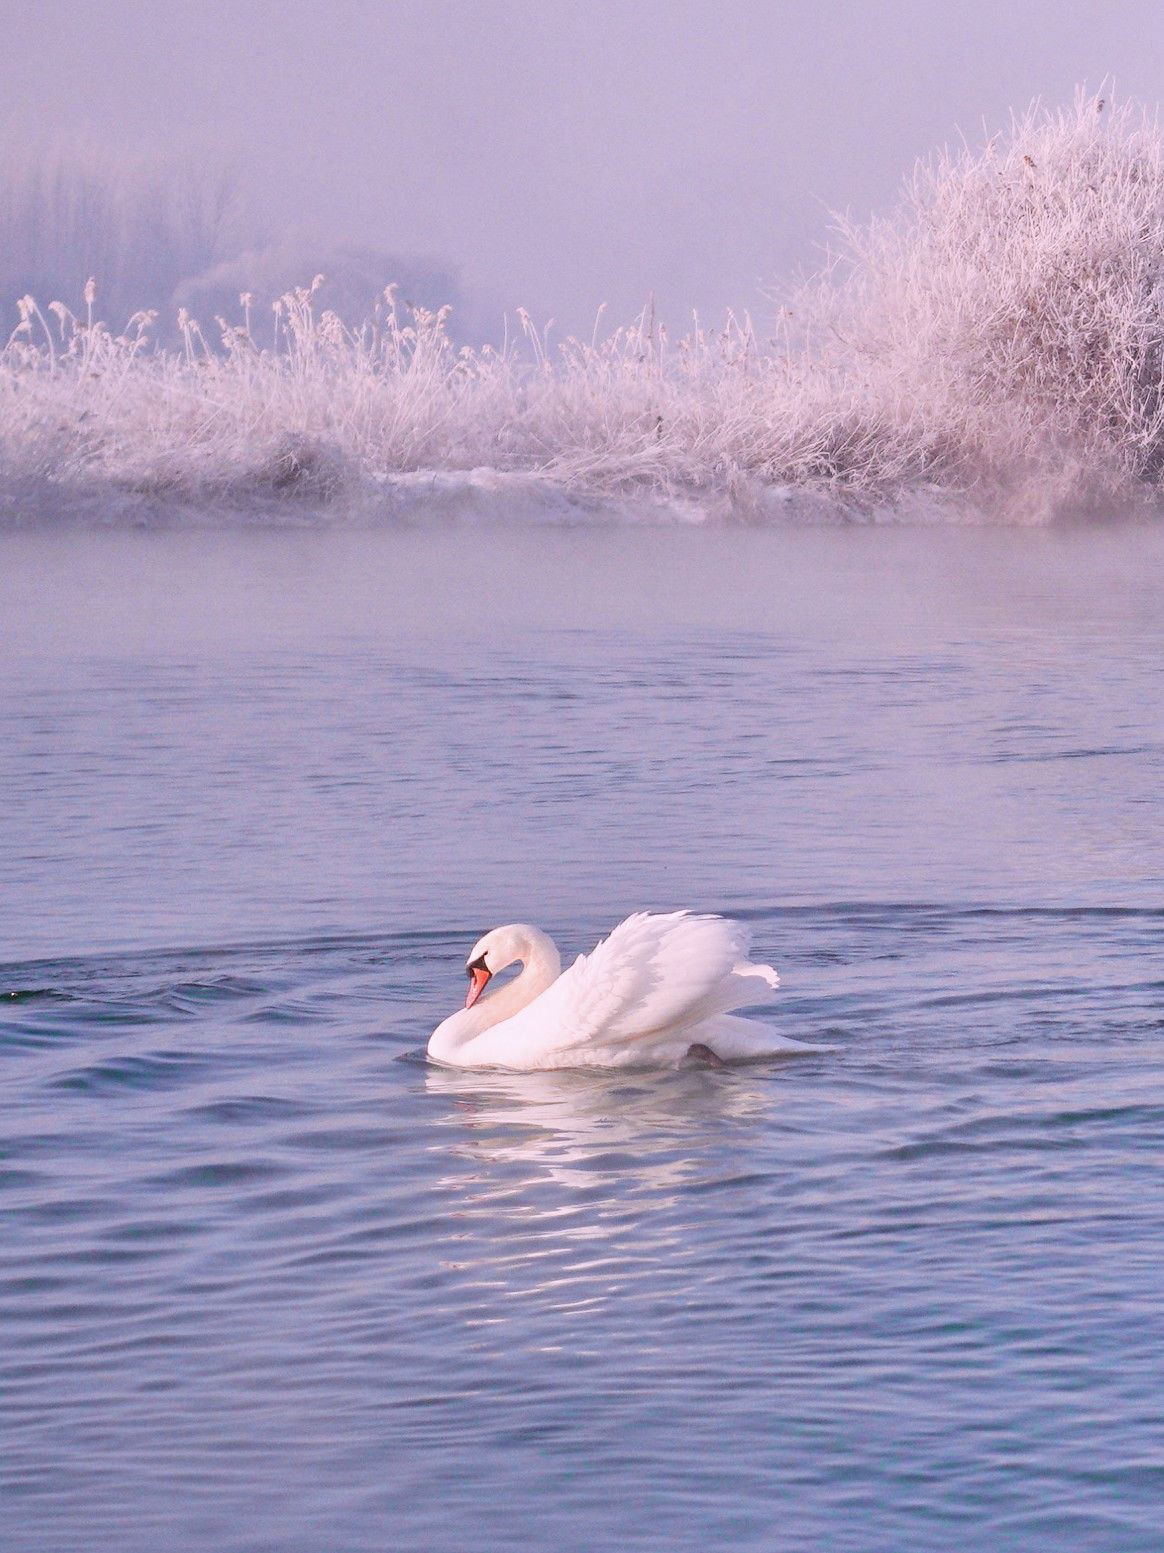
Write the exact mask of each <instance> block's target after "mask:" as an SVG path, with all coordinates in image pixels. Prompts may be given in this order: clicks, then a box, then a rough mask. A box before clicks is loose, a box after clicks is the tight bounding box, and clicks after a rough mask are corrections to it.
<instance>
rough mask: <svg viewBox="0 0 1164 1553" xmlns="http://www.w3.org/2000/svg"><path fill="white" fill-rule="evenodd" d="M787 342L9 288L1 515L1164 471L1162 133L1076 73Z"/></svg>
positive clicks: (672, 494)
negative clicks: (165, 326) (254, 320)
mask: <svg viewBox="0 0 1164 1553" xmlns="http://www.w3.org/2000/svg"><path fill="white" fill-rule="evenodd" d="M839 232H840V238H841V243H842V250H841V254H840V257H839V258H838V259H837V261H836V262H835V263H834V264H833V266H832V267H831V268H830V269H829V270H828V271H827V272H826V273H825V274H824V275H823V276H821V277H818V278H817V279H816V280H814V281H812V282H810V283H806V284H802V285H801V286H799V288H798V289H796V290H795V291H790V292H788V293H787V295H786V297H785V301H784V305H783V306H781V308H780V311H779V315H778V317H777V319H776V322H775V327H774V330H773V331H771V332H769V331H765V330H762V329H760V328H758V327H757V326H756V325H755V324H753V322H752V321H751V320H750V319H749V318H747V317H742V318H729V319H728V321H727V323H726V324H725V326H724V327H723V328H722V329H720V330H716V331H710V330H707V329H705V328H701V327H698V326H697V327H695V328H693V330H692V331H691V332H690V333H689V334H688V335H687V336H686V337H685V338H683V339H681V340H678V341H675V340H672V339H670V338H669V337H668V335H667V332H666V330H665V329H663V328H662V327H661V326H660V325H659V324H658V323H657V322H656V320H655V318H654V315H653V311H652V310H650V309H648V310H647V311H646V312H644V314H643V315H642V316H641V317H640V318H639V319H637V320H636V321H635V322H634V323H633V324H631V325H630V326H627V327H622V328H618V329H615V330H614V331H613V332H612V333H610V334H608V335H607V336H606V337H604V338H603V337H600V336H599V335H598V333H597V331H596V333H595V337H594V338H593V339H592V340H590V341H589V342H587V341H580V340H577V339H567V340H566V341H564V342H562V343H561V344H558V345H554V344H551V342H550V340H549V338H548V337H547V335H546V334H545V333H540V332H539V331H538V330H537V329H536V328H535V327H534V325H533V323H532V321H531V320H530V319H529V318H528V316H526V315H524V314H522V315H521V323H522V339H521V341H520V343H519V344H518V345H515V346H513V347H510V348H505V349H501V350H497V349H493V348H491V347H488V346H485V347H482V348H480V349H474V348H471V347H468V346H460V347H458V346H457V344H456V343H455V341H454V339H453V338H452V336H451V334H450V332H449V327H448V309H441V310H439V311H426V310H424V309H419V308H418V309H412V310H409V309H405V308H403V307H401V306H398V304H397V302H396V293H395V289H394V288H391V287H390V288H389V289H388V291H387V292H386V293H385V295H384V300H383V302H382V304H381V305H380V307H379V309H378V311H377V313H376V314H375V316H374V317H372V318H371V319H370V320H368V321H367V322H365V323H364V324H363V325H361V326H359V327H351V326H349V325H348V324H346V323H345V322H344V321H343V320H341V318H340V317H339V316H338V314H337V313H336V312H334V311H331V310H328V309H320V308H319V306H318V299H317V291H318V286H319V284H320V282H321V280H322V277H317V280H316V282H315V284H313V285H311V286H307V287H302V288H299V289H295V290H293V291H290V292H288V293H287V294H285V295H284V296H283V297H282V298H281V299H280V300H279V301H278V302H277V303H276V304H275V314H276V326H277V327H276V337H275V343H274V345H273V347H267V346H265V345H264V346H260V344H259V343H258V340H257V337H256V334H255V332H253V331H252V329H251V328H250V327H249V311H250V301H249V298H247V297H243V298H242V299H241V300H242V303H243V308H244V315H243V316H244V321H243V322H242V323H239V324H234V323H230V322H228V321H227V320H225V319H223V318H218V319H217V320H216V321H215V323H214V325H213V326H211V325H206V326H203V325H202V324H200V323H199V322H197V321H196V320H194V319H193V318H192V317H190V316H189V315H188V314H186V313H185V312H183V313H181V314H180V315H179V318H178V330H179V333H178V340H179V343H178V344H177V345H176V346H175V347H172V348H171V347H166V348H163V347H162V346H160V345H159V344H158V343H157V340H156V335H155V324H156V317H155V315H154V314H153V313H149V312H142V313H138V314H135V315H134V317H133V318H131V319H130V321H129V324H128V325H127V327H126V328H125V329H124V331H123V332H121V333H115V332H114V331H113V330H112V329H110V328H109V327H107V326H106V324H104V323H103V322H101V321H100V319H99V317H98V316H97V313H96V312H95V308H96V306H97V291H96V287H95V285H94V283H92V282H91V283H90V285H89V287H88V288H86V297H85V305H84V309H83V315H84V316H78V315H76V314H74V313H73V312H72V311H71V310H70V309H69V308H68V307H66V306H65V305H64V304H63V303H61V302H59V301H53V302H51V303H50V304H49V305H48V306H47V308H45V309H43V310H42V308H41V307H40V305H39V304H38V303H37V302H36V301H35V300H34V298H33V297H32V296H25V297H24V298H22V299H21V301H20V316H21V321H20V323H19V325H18V326H17V328H16V330H15V332H14V333H13V335H12V337H11V339H10V340H9V342H8V344H7V346H6V347H5V348H4V349H3V351H2V352H0V523H4V524H6V525H7V526H17V525H21V524H26V523H43V522H46V521H48V522H52V521H59V520H62V519H66V520H69V521H74V522H76V521H80V522H93V523H115V524H125V523H135V524H145V525H154V524H174V523H176V524H182V525H185V524H188V523H196V522H207V521H230V522H235V521H239V520H244V521H259V522H282V523H298V522H313V523H314V522H318V521H320V519H321V517H323V518H326V519H328V520H331V521H343V520H355V521H376V520H385V521H432V520H433V519H437V520H440V519H448V518H452V519H468V520H475V519H481V520H490V519H495V518H500V517H507V518H510V519H512V518H514V517H517V518H523V517H524V518H528V519H533V520H541V519H549V520H551V521H553V520H557V521H590V520H595V519H603V518H606V519H609V518H611V517H615V516H617V517H619V518H625V517H627V516H630V517H632V518H636V517H637V518H643V519H652V520H659V519H668V520H681V521H704V520H707V519H709V518H710V519H717V518H718V519H724V518H728V519H739V518H745V519H751V520H755V521H821V520H837V519H853V518H861V519H876V518H885V517H902V516H904V517H909V518H914V519H916V518H919V517H922V516H926V517H929V518H930V519H937V520H953V519H962V520H972V519H974V518H978V517H988V518H991V519H993V520H995V521H997V520H1000V519H1002V520H1011V521H1040V520H1046V519H1048V518H1054V517H1058V516H1063V515H1095V514H1098V513H1102V512H1105V511H1109V510H1111V509H1113V508H1119V509H1127V508H1128V507H1143V506H1148V507H1151V506H1152V505H1154V504H1155V503H1156V501H1157V498H1158V496H1159V491H1160V485H1161V481H1162V480H1164V391H1162V390H1164V143H1162V141H1161V136H1160V132H1159V128H1158V125H1157V122H1156V120H1155V119H1154V118H1153V117H1151V116H1150V115H1149V114H1148V113H1147V112H1145V111H1144V110H1143V109H1141V108H1138V107H1136V106H1135V105H1132V104H1120V105H1118V106H1116V107H1112V106H1111V105H1107V104H1105V103H1104V102H1103V101H1102V100H1101V99H1097V98H1094V97H1091V96H1087V95H1086V94H1083V93H1080V94H1079V95H1078V96H1077V98H1076V101H1075V104H1074V106H1073V107H1072V108H1071V109H1067V110H1064V111H1060V112H1050V111H1047V110H1044V109H1043V108H1041V107H1039V106H1037V105H1036V106H1035V107H1033V108H1032V109H1030V110H1029V111H1028V112H1027V113H1026V114H1025V115H1023V116H1020V117H1016V118H1014V119H1013V120H1012V122H1011V124H1010V126H1009V128H1008V129H1007V130H1006V131H1005V132H1004V133H1002V134H1000V135H996V136H995V137H994V138H993V139H991V140H990V141H989V143H988V144H987V145H986V146H985V147H983V148H982V149H979V150H974V149H971V148H968V147H964V148H962V149H960V150H958V151H955V152H944V153H942V154H941V155H939V156H937V157H936V158H934V159H932V160H930V161H928V162H926V163H923V164H920V165H919V167H918V168H917V169H916V170H915V171H914V173H913V175H912V176H911V178H910V179H909V181H908V183H907V185H906V188H905V191H904V197H903V199H902V202H901V204H900V205H899V207H898V209H897V210H896V211H895V212H894V213H893V214H892V215H891V216H888V217H885V218H880V219H877V220H874V221H873V222H871V223H869V224H868V225H866V226H864V227H858V226H855V225H852V224H842V225H841V227H840V228H839Z"/></svg>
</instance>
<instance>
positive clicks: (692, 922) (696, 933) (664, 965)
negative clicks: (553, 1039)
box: [559, 911, 750, 1042]
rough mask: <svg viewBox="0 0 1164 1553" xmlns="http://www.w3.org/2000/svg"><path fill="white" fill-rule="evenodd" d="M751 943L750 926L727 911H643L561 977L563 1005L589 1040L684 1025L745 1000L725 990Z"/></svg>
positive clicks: (582, 1036)
mask: <svg viewBox="0 0 1164 1553" xmlns="http://www.w3.org/2000/svg"><path fill="white" fill-rule="evenodd" d="M747 949H748V933H747V930H746V929H745V928H743V927H741V926H740V925H739V923H736V922H728V921H726V920H725V919H724V918H723V917H701V916H694V915H692V914H691V913H690V912H685V911H677V912H671V913H668V914H666V915H656V914H652V913H648V912H638V913H636V914H635V915H634V916H632V917H628V918H627V919H626V921H625V922H620V923H619V925H618V927H616V928H615V929H614V931H613V932H612V933H611V934H610V935H609V937H607V938H605V939H603V940H602V942H601V943H600V944H599V945H598V946H597V948H595V949H594V950H593V951H592V953H590V954H589V955H579V956H578V959H577V960H576V961H575V962H574V964H573V965H572V966H570V968H569V970H567V971H566V972H565V973H564V974H563V975H562V976H561V977H560V978H559V987H560V992H561V995H562V998H563V1005H564V1006H563V1010H562V1011H563V1013H567V1018H568V1021H569V1025H570V1027H571V1030H572V1031H573V1032H574V1033H575V1034H576V1035H577V1037H578V1038H579V1039H580V1040H584V1041H597V1042H606V1041H618V1040H632V1039H634V1038H635V1037H636V1036H648V1035H653V1034H655V1033H657V1032H660V1031H665V1030H668V1029H671V1028H682V1027H683V1026H684V1025H687V1024H691V1023H694V1022H696V1021H698V1020H699V1019H701V1018H704V1017H706V1015H707V1014H708V1013H710V1012H715V1011H718V1010H719V1009H722V1008H724V1007H732V1006H735V1004H736V1003H737V1002H740V1001H744V999H743V998H738V997H733V996H732V995H731V993H729V992H727V991H726V990H725V989H726V987H727V986H729V985H730V983H729V981H728V978H730V977H732V976H733V972H734V971H736V969H737V967H738V968H739V969H741V970H742V969H743V965H742V964H741V962H742V961H744V959H745V956H746V954H747ZM749 969H750V967H749ZM725 999H727V1001H725ZM567 1011H568V1012H567Z"/></svg>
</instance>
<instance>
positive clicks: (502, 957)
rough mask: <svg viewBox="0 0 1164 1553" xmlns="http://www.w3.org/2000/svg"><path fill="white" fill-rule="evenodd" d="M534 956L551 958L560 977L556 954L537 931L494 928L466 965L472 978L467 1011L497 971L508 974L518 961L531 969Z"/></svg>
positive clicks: (514, 925) (519, 926) (511, 926)
mask: <svg viewBox="0 0 1164 1553" xmlns="http://www.w3.org/2000/svg"><path fill="white" fill-rule="evenodd" d="M547 949H548V954H547ZM535 955H540V957H541V958H542V959H548V958H549V956H550V955H552V956H553V961H554V966H553V974H554V975H555V976H556V975H557V972H558V966H557V958H558V956H557V950H556V949H555V948H554V946H553V944H552V943H551V942H550V940H549V939H548V938H547V937H546V935H545V934H544V933H543V932H541V930H540V929H538V928H536V927H528V926H527V925H526V924H525V923H524V922H511V923H510V924H509V926H508V927H495V928H494V929H493V930H492V932H489V933H486V934H485V937H484V938H479V939H478V940H477V942H476V943H475V944H474V945H473V947H472V949H470V950H469V958H468V960H467V961H466V962H465V969H466V971H467V972H468V975H469V993H468V996H467V997H466V999H465V1007H466V1008H472V1007H473V1004H474V1003H476V1001H477V999H478V998H479V997H480V996H481V994H482V993H483V992H484V991H485V988H486V987H487V986H488V985H489V982H490V980H491V978H492V977H494V976H496V975H497V973H498V971H503V970H505V968H506V966H508V965H514V964H516V962H517V961H518V960H520V961H522V963H523V964H525V965H528V964H529V963H530V960H531V958H532V957H533V956H535Z"/></svg>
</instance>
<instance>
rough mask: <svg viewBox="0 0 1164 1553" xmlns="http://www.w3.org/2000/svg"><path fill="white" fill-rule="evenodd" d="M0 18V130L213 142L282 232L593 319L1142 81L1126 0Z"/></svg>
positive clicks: (267, 6)
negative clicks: (405, 261)
mask: <svg viewBox="0 0 1164 1553" xmlns="http://www.w3.org/2000/svg"><path fill="white" fill-rule="evenodd" d="M0 23H2V26H3V35H4V40H5V47H4V49H3V51H2V52H0V102H2V103H3V104H4V107H3V109H0V127H3V128H5V129H6V139H7V141H8V144H9V148H10V150H11V149H12V148H17V149H18V150H19V149H20V148H27V146H28V144H29V141H30V139H32V140H42V139H44V138H46V137H47V138H50V139H51V138H52V137H54V136H58V135H62V134H63V135H71V136H75V137H80V138H81V140H82V141H83V142H84V143H85V144H86V145H87V146H95V147H98V148H100V147H110V148H112V149H113V150H114V151H116V152H118V153H119V154H120V153H123V152H125V151H130V152H133V153H135V154H136V153H138V152H141V151H143V150H144V151H150V150H154V151H157V152H160V153H164V154H166V155H171V156H173V155H177V156H178V157H180V158H188V157H189V156H191V155H192V154H194V155H198V156H202V157H204V158H207V159H209V161H211V162H212V163H218V162H222V161H225V162H227V163H231V164H233V165H235V166H237V167H238V168H239V170H240V172H241V174H242V177H243V180H244V182H245V183H246V184H248V185H249V186H250V188H251V189H252V190H253V191H254V192H255V193H256V194H257V195H258V196H260V198H261V201H262V202H263V203H264V204H265V205H266V207H267V209H268V211H269V214H270V218H271V221H272V223H273V225H274V226H275V227H276V228H277V229H280V230H291V231H294V232H297V233H302V234H310V241H307V242H305V247H312V246H314V247H315V249H316V250H317V251H318V249H319V247H320V245H321V244H324V245H326V244H329V243H330V244H336V243H349V244H355V245H360V246H364V247H373V248H378V249H382V250H385V251H388V252H390V253H403V254H427V255H432V256H433V257H434V258H435V259H436V260H437V261H439V262H440V263H442V264H444V265H446V266H447V265H452V266H457V267H459V268H460V270H461V273H462V277H463V283H464V287H465V291H466V293H467V295H468V297H469V298H470V299H471V301H472V305H473V306H474V307H479V308H481V309H483V310H484V312H485V313H487V314H489V315H491V316H492V315H494V314H500V312H501V310H502V309H503V308H507V309H511V310H512V309H513V308H514V307H515V306H517V305H524V306H526V307H528V308H529V309H530V310H531V311H532V312H533V313H534V315H535V316H537V317H539V318H547V317H550V316H553V317H555V318H557V319H558V320H559V321H560V322H561V323H562V325H563V326H564V327H567V328H571V329H577V330H583V331H585V332H586V333H587V334H588V333H589V330H590V327H591V324H592V322H593V318H594V315H595V312H596V310H597V309H598V307H599V306H600V305H601V304H602V303H604V302H605V303H608V304H609V306H610V316H611V317H613V318H616V319H618V320H620V321H622V320H625V319H626V318H629V317H631V316H632V315H633V314H634V313H635V312H636V311H637V310H638V309H639V308H640V307H641V306H642V305H643V302H644V301H645V299H646V297H647V295H648V293H650V292H652V291H654V292H655V293H657V296H658V299H659V305H660V307H661V309H662V311H663V313H664V314H665V315H666V316H668V317H670V318H672V319H673V320H676V321H678V322H681V321H682V320H683V319H684V318H685V317H686V315H687V310H688V309H690V308H699V309H700V311H701V312H702V313H703V314H704V315H705V316H707V317H716V316H717V315H718V314H720V313H721V312H722V310H723V309H724V308H726V307H728V306H732V307H735V308H737V309H740V308H750V309H753V310H756V309H757V308H758V307H761V306H762V299H761V295H760V289H759V288H760V287H761V286H764V285H768V284H770V283H771V282H772V281H773V280H775V279H777V278H779V277H780V276H782V275H784V274H786V273H787V272H788V271H790V270H791V269H793V268H795V267H796V266H797V265H799V264H802V263H807V264H809V265H810V266H815V264H816V263H817V262H818V260H819V257H820V244H821V243H822V242H823V241H824V239H825V236H826V230H827V225H828V217H827V212H828V211H829V210H836V209H851V210H852V211H853V212H854V214H855V215H857V216H858V217H864V216H866V215H867V214H868V213H869V212H870V211H871V210H873V209H877V208H884V207H885V205H886V204H887V203H889V202H890V201H891V200H892V198H893V197H894V195H895V192H896V190H897V188H898V185H899V182H900V180H901V178H902V176H903V175H904V173H905V172H906V171H907V170H908V168H909V167H910V166H911V165H912V163H913V161H914V160H915V158H917V157H918V156H922V155H925V154H927V153H928V152H929V151H930V150H931V148H932V147H933V146H935V145H938V144H941V143H943V142H946V141H949V140H951V139H952V138H954V137H955V136H956V134H957V132H958V131H959V129H961V130H963V131H965V132H967V133H968V134H970V135H971V136H972V137H973V136H976V135H977V134H978V130H979V126H980V124H981V122H982V121H983V120H985V121H986V122H987V123H988V124H989V126H990V127H991V128H992V129H993V128H996V127H998V126H999V125H1001V124H1002V123H1004V122H1005V119H1006V116H1007V115H1008V113H1009V111H1010V110H1011V109H1012V108H1014V107H1019V108H1021V107H1023V106H1025V105H1026V104H1027V103H1028V102H1029V101H1030V100H1031V99H1032V98H1033V97H1035V96H1038V95H1042V96H1044V97H1045V98H1046V99H1047V100H1048V101H1051V102H1054V103H1060V102H1064V101H1067V100H1069V98H1070V95H1071V92H1072V90H1073V88H1074V87H1075V85H1077V84H1078V83H1080V82H1087V83H1089V84H1091V85H1093V86H1098V85H1099V84H1100V82H1101V81H1102V80H1103V79H1104V78H1105V77H1109V76H1111V77H1114V79H1115V83H1116V86H1117V88H1118V90H1119V91H1120V93H1121V94H1122V95H1124V96H1134V97H1138V98H1141V99H1143V100H1145V101H1147V102H1149V103H1156V102H1158V101H1159V99H1160V95H1161V82H1162V81H1164V37H1162V35H1161V31H1160V28H1159V26H1158V13H1157V11H1156V8H1155V7H1154V6H1152V5H1150V4H1147V3H1144V0H1134V3H1131V4H1128V5H1125V6H1121V7H1118V8H1116V9H1114V10H1113V9H1112V8H1111V7H1109V6H1103V5H1099V4H1094V3H1090V0H1087V3H1079V0H1069V3H1067V4H1054V3H1051V0H1020V3H1018V4H1006V3H1004V0H985V3H983V4H982V5H978V6H974V7H966V6H963V5H957V4H953V3H950V0H938V3H936V4H932V3H928V0H889V3H887V4H885V5H878V6H876V7H857V6H853V5H850V4H845V3H842V0H821V3H812V4H809V3H800V0H786V3H782V4H779V5H767V4H761V3H757V0H749V3H736V4H727V5H723V4H713V3H710V0H670V3H667V4H663V3H661V0H630V3H614V0H595V3H593V4H590V5H587V6H585V7H578V6H575V5H570V4H566V3H563V0H423V3H419V0H394V3H392V4H381V3H377V0H332V3H330V4H328V5H326V6H319V5H315V4H308V3H306V0H285V3H280V4H277V5H276V4H271V3H267V0H243V3H238V4H233V5H231V6H229V7H216V8H208V7H204V6H199V5H195V4H192V3H190V0H176V3H174V4H170V5H167V6H165V7H164V8H158V7H153V6H150V5H148V4H146V3H143V0H109V3H107V4H103V5H101V6H88V5H86V6H77V5H75V4H72V3H68V0H27V3H20V4H16V3H15V0H5V3H4V4H3V5H2V6H0ZM304 278H305V279H309V278H310V277H304Z"/></svg>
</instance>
